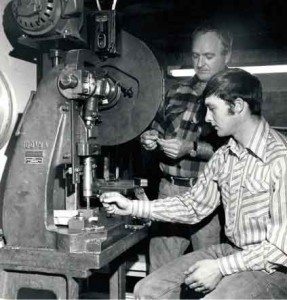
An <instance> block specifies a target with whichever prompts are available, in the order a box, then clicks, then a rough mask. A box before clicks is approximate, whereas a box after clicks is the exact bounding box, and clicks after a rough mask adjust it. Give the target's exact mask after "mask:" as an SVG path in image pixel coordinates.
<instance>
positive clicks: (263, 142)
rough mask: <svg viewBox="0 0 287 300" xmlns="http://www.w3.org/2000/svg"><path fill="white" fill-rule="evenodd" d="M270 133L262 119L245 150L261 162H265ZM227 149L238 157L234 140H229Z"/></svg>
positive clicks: (268, 127) (237, 149) (267, 125)
mask: <svg viewBox="0 0 287 300" xmlns="http://www.w3.org/2000/svg"><path fill="white" fill-rule="evenodd" d="M269 131H270V126H269V124H268V123H267V122H266V120H265V119H264V118H261V120H260V123H259V124H258V126H257V128H256V130H255V132H254V134H253V137H252V138H251V140H250V142H249V144H248V145H247V147H246V148H245V149H247V150H248V151H249V152H251V153H252V154H254V155H255V156H257V157H258V158H260V159H261V160H262V161H263V162H265V160H266V146H267V139H268V135H269ZM227 149H230V150H231V151H232V152H233V153H234V154H236V155H237V156H239V155H240V153H239V148H238V144H237V142H236V141H235V140H234V138H232V137H231V138H230V139H229V141H228V144H227Z"/></svg>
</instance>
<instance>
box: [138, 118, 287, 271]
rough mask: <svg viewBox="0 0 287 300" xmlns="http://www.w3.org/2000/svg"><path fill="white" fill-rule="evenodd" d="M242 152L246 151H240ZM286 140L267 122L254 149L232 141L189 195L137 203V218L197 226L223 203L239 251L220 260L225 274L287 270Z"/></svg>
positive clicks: (227, 226)
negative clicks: (195, 224) (239, 145)
mask: <svg viewBox="0 0 287 300" xmlns="http://www.w3.org/2000/svg"><path fill="white" fill-rule="evenodd" d="M240 149H241V150H240ZM286 173H287V139H286V137H284V136H282V135H281V134H280V133H278V132H276V131H275V130H274V129H272V128H270V126H269V125H268V123H267V122H266V121H265V120H264V119H262V120H261V122H260V124H259V126H258V128H257V129H256V132H255V133H254V136H253V138H252V139H251V141H250V143H249V146H248V147H246V148H244V149H242V148H239V147H238V144H237V143H236V141H235V140H234V139H233V138H230V140H229V142H228V143H227V144H226V145H224V146H222V147H221V148H220V149H218V151H217V152H216V153H215V154H214V155H213V157H212V158H211V160H210V161H209V162H208V164H207V165H206V166H205V168H204V171H203V172H202V173H201V175H200V176H199V178H198V181H197V183H196V184H195V185H194V186H193V187H192V188H191V189H190V191H189V192H187V193H185V194H183V195H179V196H177V197H168V198H165V199H159V200H155V201H151V202H140V201H133V215H135V216H138V217H144V218H150V219H152V220H159V221H168V222H180V223H188V224H194V223H197V222H200V221H201V220H202V219H204V218H205V217H206V216H208V215H209V214H210V213H211V212H213V211H214V209H215V208H216V207H217V206H218V205H219V204H220V203H223V207H224V211H225V234H226V236H227V238H228V239H229V240H230V241H231V242H232V243H233V244H234V245H235V246H237V247H238V252H236V253H235V254H232V255H230V256H227V257H222V258H219V259H218V263H219V267H220V270H221V272H222V274H223V275H228V274H232V273H236V272H241V271H246V270H263V271H266V272H270V273H271V272H273V271H274V270H276V268H277V267H278V266H280V265H283V266H285V267H287V174H286Z"/></svg>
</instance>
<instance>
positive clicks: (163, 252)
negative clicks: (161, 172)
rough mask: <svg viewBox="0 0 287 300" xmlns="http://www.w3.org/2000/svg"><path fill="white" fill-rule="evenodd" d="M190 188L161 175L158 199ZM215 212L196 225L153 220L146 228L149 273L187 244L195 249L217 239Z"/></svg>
mask: <svg viewBox="0 0 287 300" xmlns="http://www.w3.org/2000/svg"><path fill="white" fill-rule="evenodd" d="M189 189H190V187H184V186H177V185H174V184H172V183H170V182H169V181H167V180H166V179H165V178H163V179H162V180H161V182H160V186H159V196H158V198H160V199H162V198H166V197H169V196H176V195H179V194H182V193H185V192H187V191H188V190H189ZM220 235H221V225H220V222H219V215H218V211H216V212H214V213H213V214H212V215H211V216H209V217H207V218H206V219H204V220H203V221H202V222H200V223H199V224H196V225H186V224H172V223H164V222H154V223H153V224H152V226H151V229H150V245H149V261H150V266H149V273H151V272H153V271H155V270H156V269H158V268H160V267H162V266H164V265H165V264H167V263H169V262H170V261H172V260H173V259H175V258H177V257H180V256H181V255H183V254H184V253H185V252H186V250H187V249H188V248H189V247H190V248H191V250H193V251H195V250H199V249H202V248H207V247H209V246H211V245H216V244H219V243H220V242H221V240H220Z"/></svg>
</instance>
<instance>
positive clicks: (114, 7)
mask: <svg viewBox="0 0 287 300" xmlns="http://www.w3.org/2000/svg"><path fill="white" fill-rule="evenodd" d="M116 6H117V0H114V1H113V5H112V10H115V9H116Z"/></svg>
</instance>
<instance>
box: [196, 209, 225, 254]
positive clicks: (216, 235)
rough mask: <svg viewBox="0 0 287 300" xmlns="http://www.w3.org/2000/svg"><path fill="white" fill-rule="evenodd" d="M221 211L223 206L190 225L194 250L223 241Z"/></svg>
mask: <svg viewBox="0 0 287 300" xmlns="http://www.w3.org/2000/svg"><path fill="white" fill-rule="evenodd" d="M220 213H222V210H221V207H220V209H217V210H216V211H215V212H214V213H212V214H211V215H210V216H208V217H207V218H205V219H204V220H203V221H201V222H200V223H199V224H196V225H191V226H190V239H191V244H192V250H193V251H196V250H199V249H203V248H208V247H210V246H212V245H217V244H220V243H221V242H222V240H221V235H222V225H221V222H220V218H219V214H220Z"/></svg>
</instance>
